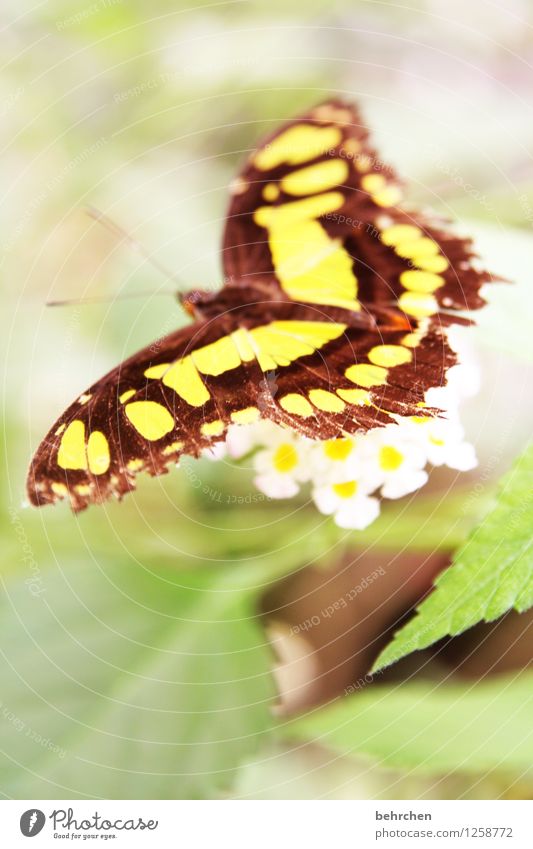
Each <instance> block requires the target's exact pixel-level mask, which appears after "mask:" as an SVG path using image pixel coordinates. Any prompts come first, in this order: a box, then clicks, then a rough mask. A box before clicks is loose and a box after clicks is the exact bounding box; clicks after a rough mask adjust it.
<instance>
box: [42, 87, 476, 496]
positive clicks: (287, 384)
mask: <svg viewBox="0 0 533 849" xmlns="http://www.w3.org/2000/svg"><path fill="white" fill-rule="evenodd" d="M400 197H401V189H400V184H399V181H398V180H397V178H396V177H395V175H394V172H393V171H392V169H390V168H388V167H386V166H383V164H382V163H381V162H380V161H379V160H378V159H377V156H376V154H375V152H374V151H373V149H371V148H370V147H369V146H368V142H367V131H366V129H365V128H364V126H363V125H362V122H361V120H360V118H359V115H358V112H357V110H356V109H355V107H353V106H350V105H348V104H344V103H342V102H339V101H331V102H329V103H327V104H322V105H321V106H319V107H316V108H315V109H314V110H311V112H309V113H307V114H306V115H304V116H302V117H301V118H299V119H295V120H294V121H292V122H289V123H288V124H286V125H284V126H282V127H281V129H279V130H277V131H276V133H274V134H273V135H272V136H270V137H269V138H268V139H267V140H266V141H265V142H264V143H263V144H262V145H261V146H260V147H259V148H258V149H257V151H256V152H254V153H253V154H252V156H251V157H250V159H249V161H248V163H247V164H246V165H245V167H244V169H243V171H242V172H241V175H240V176H239V178H238V179H237V181H236V183H235V184H234V185H233V188H232V199H231V202H230V207H229V211H228V220H227V226H226V231H225V235H224V242H223V266H224V272H225V281H226V282H225V285H224V286H222V287H221V288H220V289H219V290H218V291H216V292H206V291H201V290H193V291H191V292H188V293H186V294H184V295H180V296H179V300H180V302H181V304H182V306H183V307H184V309H185V311H186V312H187V314H189V315H190V316H191V317H192V318H193V319H194V322H193V323H192V324H191V325H190V326H188V327H185V328H182V329H180V330H177V331H176V332H174V333H172V334H170V335H169V336H167V337H165V338H164V339H161V340H159V341H158V342H156V343H154V344H153V345H151V346H149V347H148V348H146V349H144V350H142V351H139V352H138V353H137V354H135V355H134V356H132V357H130V358H129V359H128V360H126V361H125V362H123V363H121V364H120V365H119V366H118V367H117V368H115V369H113V370H112V371H111V372H109V374H108V375H106V376H105V377H103V378H102V379H101V380H99V381H98V382H97V383H95V384H94V385H93V386H91V387H89V389H88V390H86V392H84V393H83V395H81V396H80V397H79V398H78V399H77V401H75V402H74V404H72V405H71V406H70V407H69V408H68V409H67V410H66V412H65V413H64V414H63V415H62V416H61V417H60V418H59V419H58V421H57V422H56V423H55V424H54V426H53V427H52V429H51V430H50V432H49V434H48V436H47V437H46V438H45V440H44V441H43V443H42V444H41V446H40V447H39V449H38V451H37V453H36V455H35V458H34V460H33V462H32V465H31V467H30V473H29V476H28V493H29V497H30V501H31V502H32V503H33V504H35V505H42V504H47V503H53V502H55V501H57V500H59V499H62V498H68V499H69V500H70V503H71V505H72V507H73V509H74V510H80V509H83V508H84V507H86V506H88V505H89V504H90V503H98V502H101V501H103V500H105V499H106V498H108V497H110V496H112V495H114V496H116V497H119V498H120V497H121V496H122V495H123V494H125V493H126V492H128V491H129V490H131V489H132V488H133V487H134V486H135V479H136V475H137V474H138V472H140V471H147V472H148V473H149V474H152V475H158V474H162V473H163V472H165V471H166V469H167V466H168V465H169V464H170V463H175V462H177V460H178V459H179V457H180V455H181V454H183V453H186V454H189V455H192V456H198V455H199V454H200V453H201V452H202V451H203V450H204V449H205V448H207V447H210V446H212V445H213V444H214V443H215V442H217V441H219V440H222V439H224V438H225V434H226V430H227V428H228V426H229V425H231V424H247V423H252V422H254V421H257V420H259V419H260V418H264V417H267V418H270V419H271V420H273V421H274V422H276V423H277V424H279V425H282V426H286V427H290V428H293V429H295V430H297V431H299V432H300V433H302V434H304V435H306V436H308V437H310V438H313V439H330V438H333V437H336V436H340V435H342V434H345V433H354V432H356V431H358V430H368V429H371V428H373V427H379V426H381V425H383V424H387V423H390V422H391V421H394V418H393V416H395V415H397V414H399V415H415V414H416V413H419V412H420V407H421V406H423V405H424V403H425V402H424V396H425V392H426V390H427V389H429V388H430V387H432V386H439V385H442V384H443V383H444V382H445V379H446V377H445V375H446V370H447V369H448V368H449V367H450V366H451V365H453V363H454V362H455V355H454V353H453V352H452V350H451V349H450V347H449V345H448V342H447V338H446V327H447V326H448V325H449V324H450V323H453V322H463V323H464V322H467V323H468V321H469V319H468V318H465V316H464V312H465V311H469V310H471V309H477V308H478V307H480V306H482V304H483V300H482V298H481V296H480V294H479V289H480V287H481V285H482V284H483V283H484V282H486V281H487V280H488V279H490V275H488V274H487V273H486V272H480V271H478V270H476V268H475V267H474V265H473V263H472V262H471V258H472V252H471V247H470V243H469V242H468V241H467V240H464V239H459V238H457V237H455V236H453V235H450V234H448V233H447V231H445V230H444V229H443V228H442V226H440V225H439V224H438V223H435V222H433V221H432V220H430V219H428V218H427V217H423V216H421V215H420V214H418V213H414V212H409V211H406V210H405V209H404V208H403V207H402V206H401V205H400V203H399V201H400ZM459 311H461V312H462V313H463V315H461V314H458V313H459ZM272 375H274V376H275V379H274V380H272V379H271V377H272ZM425 412H427V414H429V415H430V414H432V413H433V412H434V411H432V410H427V408H426V409H425Z"/></svg>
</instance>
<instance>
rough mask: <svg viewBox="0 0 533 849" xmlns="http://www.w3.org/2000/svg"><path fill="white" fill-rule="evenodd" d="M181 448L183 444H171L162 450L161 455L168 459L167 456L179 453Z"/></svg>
mask: <svg viewBox="0 0 533 849" xmlns="http://www.w3.org/2000/svg"><path fill="white" fill-rule="evenodd" d="M182 448H183V442H171V443H170V445H167V446H166V447H165V448H163V454H164V455H165V456H166V457H168V456H169V454H177V452H178V451H181V449H182Z"/></svg>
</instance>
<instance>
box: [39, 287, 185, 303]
mask: <svg viewBox="0 0 533 849" xmlns="http://www.w3.org/2000/svg"><path fill="white" fill-rule="evenodd" d="M153 295H172V297H174V292H154V291H153V290H152V291H150V292H148V291H147V292H125V293H123V294H121V295H115V296H114V297H113V296H109V295H90V296H89V297H88V298H65V299H62V300H59V301H55V300H54V301H46V306H47V307H72V306H78V305H79V304H108V303H110V302H111V301H118V300H121V301H125V300H129V299H130V298H151V297H152V296H153Z"/></svg>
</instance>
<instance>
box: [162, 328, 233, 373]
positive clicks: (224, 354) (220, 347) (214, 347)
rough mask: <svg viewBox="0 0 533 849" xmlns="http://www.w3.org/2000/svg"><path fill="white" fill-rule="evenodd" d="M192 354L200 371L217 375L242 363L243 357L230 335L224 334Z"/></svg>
mask: <svg viewBox="0 0 533 849" xmlns="http://www.w3.org/2000/svg"><path fill="white" fill-rule="evenodd" d="M190 356H191V359H192V361H193V363H194V365H195V366H196V368H197V369H198V371H200V372H202V374H209V375H212V376H215V377H216V376H217V375H219V374H224V372H226V371H231V369H234V368H237V367H238V366H240V364H241V358H240V357H239V353H238V351H237V349H236V347H235V345H234V343H233V341H232V339H231V337H230V336H222V337H221V338H220V339H217V340H216V342H211V343H210V344H209V345H204V346H203V348H198V349H197V350H196V351H192V353H191V355H190ZM167 377H168V375H167ZM163 382H165V380H164V381H163Z"/></svg>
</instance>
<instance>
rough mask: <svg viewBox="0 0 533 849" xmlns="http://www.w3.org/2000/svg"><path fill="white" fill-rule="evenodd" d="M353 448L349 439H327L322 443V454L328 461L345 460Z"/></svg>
mask: <svg viewBox="0 0 533 849" xmlns="http://www.w3.org/2000/svg"><path fill="white" fill-rule="evenodd" d="M353 447H354V446H353V442H352V440H351V439H328V440H327V442H324V454H325V455H326V457H329V459H330V460H346V457H348V456H349V455H350V454H351V453H352V450H353Z"/></svg>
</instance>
